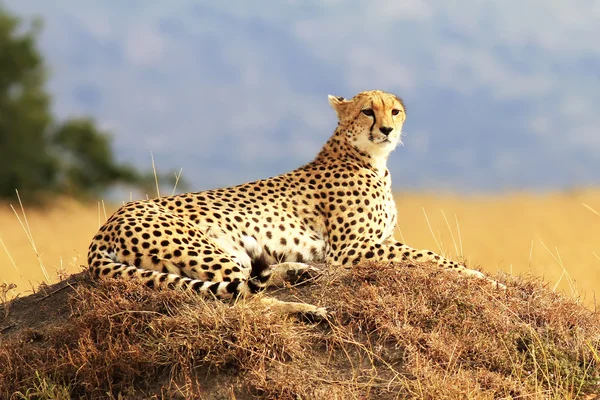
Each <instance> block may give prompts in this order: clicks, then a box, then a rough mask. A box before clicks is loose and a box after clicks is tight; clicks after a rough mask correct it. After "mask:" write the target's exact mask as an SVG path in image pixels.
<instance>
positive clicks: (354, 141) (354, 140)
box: [329, 90, 406, 158]
mask: <svg viewBox="0 0 600 400" xmlns="http://www.w3.org/2000/svg"><path fill="white" fill-rule="evenodd" d="M329 104H331V106H332V107H333V109H334V110H335V111H336V113H337V115H338V118H339V120H340V123H339V125H340V128H341V129H342V131H343V132H344V133H345V138H346V140H347V141H348V142H349V143H350V144H351V145H352V146H354V147H356V148H357V149H358V150H360V151H362V152H364V153H366V154H368V155H370V156H371V157H374V158H379V157H385V158H387V156H388V155H389V153H390V152H391V151H392V150H394V149H395V148H396V146H397V145H398V144H399V143H402V142H401V140H400V139H401V135H402V124H403V123H404V120H405V119H406V113H405V110H404V104H403V103H402V100H400V98H399V97H397V96H395V95H393V94H391V93H386V92H382V91H380V90H373V91H369V92H361V93H359V94H357V95H356V96H354V97H353V98H351V99H350V100H346V99H344V98H343V97H336V96H331V95H330V96H329Z"/></svg>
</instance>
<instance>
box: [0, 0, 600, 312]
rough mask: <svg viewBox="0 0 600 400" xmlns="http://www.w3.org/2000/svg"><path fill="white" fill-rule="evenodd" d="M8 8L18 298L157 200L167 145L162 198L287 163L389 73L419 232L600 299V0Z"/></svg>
mask: <svg viewBox="0 0 600 400" xmlns="http://www.w3.org/2000/svg"><path fill="white" fill-rule="evenodd" d="M0 10H1V11H0V13H1V15H2V16H1V17H0V196H2V198H3V199H5V200H4V202H3V203H2V204H0V207H1V208H0V239H1V240H2V246H0V247H2V248H0V280H3V281H4V282H14V283H17V285H18V288H17V289H15V290H13V291H12V292H11V293H12V294H14V293H16V292H23V291H25V292H27V291H30V290H31V287H32V286H35V285H36V284H37V283H39V282H40V281H44V280H46V281H48V280H49V281H55V280H56V271H57V270H59V269H61V268H64V269H66V270H68V271H76V270H79V268H80V267H79V265H80V264H85V253H86V246H87V243H88V241H89V239H90V238H91V236H92V235H93V234H94V232H95V230H96V229H97V228H98V225H99V224H100V223H101V222H102V221H103V220H104V218H105V215H104V214H105V212H106V213H107V214H109V213H110V212H111V211H113V210H114V209H115V208H116V207H117V206H118V205H119V204H120V203H121V202H122V201H125V200H129V199H130V198H141V197H145V196H146V194H148V195H149V196H152V197H154V196H156V189H155V188H154V174H153V160H154V164H155V166H156V168H157V169H158V176H159V178H160V182H162V186H161V194H169V193H170V192H171V191H172V189H173V187H174V185H175V182H176V181H178V185H179V186H178V187H179V191H180V190H184V189H186V190H204V189H209V188H214V187H220V186H229V185H234V184H238V183H243V182H245V181H248V180H254V179H257V178H265V177H269V176H272V175H277V174H280V173H284V172H286V171H289V170H291V169H294V168H296V167H298V166H300V165H301V164H303V163H306V162H308V161H310V160H311V159H312V158H313V157H314V156H315V155H316V153H317V151H318V150H319V148H320V147H321V146H322V144H323V143H324V142H325V141H326V140H327V138H328V137H329V135H330V134H331V133H332V131H333V129H334V128H335V125H336V118H335V114H334V112H333V110H331V109H330V107H329V105H328V103H327V95H328V94H333V95H336V96H345V97H351V96H353V95H354V94H356V93H357V92H359V91H363V90H371V89H382V90H386V91H390V92H394V93H396V94H397V95H399V96H400V97H402V98H403V99H404V102H405V103H406V105H407V115H408V118H407V122H406V124H405V126H404V132H405V137H404V144H405V146H404V147H400V148H399V149H397V150H396V151H395V152H394V153H393V154H392V156H391V158H390V162H389V168H390V170H391V172H392V177H393V180H394V186H395V190H396V191H397V193H398V197H397V203H398V208H399V212H400V215H399V228H400V229H399V232H398V236H399V237H402V238H403V239H404V240H405V241H406V242H407V243H408V244H410V245H413V246H415V247H426V248H431V249H433V250H436V251H443V252H445V253H446V254H448V255H450V256H452V257H461V256H462V257H464V258H466V259H467V260H468V261H469V263H470V264H471V265H479V266H481V267H482V268H483V269H485V270H487V271H490V272H496V271H497V270H502V271H505V272H509V273H514V274H521V273H533V274H534V275H536V276H540V277H543V278H544V279H545V280H547V281H548V282H549V284H550V285H551V286H552V287H554V286H556V287H557V288H559V289H561V290H564V291H566V292H568V293H569V294H583V295H584V296H585V299H584V301H585V302H587V303H588V304H591V303H593V301H594V299H593V296H594V293H595V291H596V290H599V289H600V256H599V254H600V240H599V239H598V238H600V215H598V213H597V211H600V190H596V189H595V187H598V186H599V184H600V157H599V156H598V155H599V154H600V132H599V129H600V113H598V112H597V104H600V45H598V38H599V37H600V4H599V3H598V2H596V1H594V0H581V1H578V2H565V1H558V0H531V1H528V2H521V1H516V0H506V1H503V2H491V1H475V0H465V1H463V2H460V3H449V2H442V1H436V0H431V1H423V0H407V1H401V2H400V1H393V0H375V1H371V2H359V1H335V0H330V1H292V0H289V1H279V0H278V1H275V0H274V1H267V0H261V1H258V2H246V1H241V0H238V1H235V0H233V1H228V2H214V1H199V0H177V1H169V2H166V1H154V0H128V1H126V2H125V1H116V0H105V1H103V2H90V1H79V2H73V1H67V0H55V1H53V2H42V1H39V0H11V1H6V0H5V1H3V2H0ZM180 173H181V179H179V174H180ZM15 189H19V193H20V194H21V197H22V199H23V200H24V202H25V205H24V207H25V215H23V212H22V210H21V206H20V205H19V202H18V199H17V197H16V194H15ZM98 201H101V202H102V201H103V203H98ZM11 205H12V206H13V207H14V208H15V211H13V210H12V209H11ZM105 210H106V211H105ZM16 214H19V215H20V219H21V222H19V218H17V215H16ZM25 217H26V218H27V221H25ZM22 225H24V228H23V227H22ZM28 225H29V228H28ZM32 242H33V243H32ZM44 270H45V272H44Z"/></svg>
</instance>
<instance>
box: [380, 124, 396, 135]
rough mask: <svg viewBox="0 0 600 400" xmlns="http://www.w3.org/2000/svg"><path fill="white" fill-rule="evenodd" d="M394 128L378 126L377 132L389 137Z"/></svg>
mask: <svg viewBox="0 0 600 400" xmlns="http://www.w3.org/2000/svg"><path fill="white" fill-rule="evenodd" d="M393 130H394V128H392V127H390V126H380V127H379V131H380V132H381V133H383V134H384V135H385V136H387V135H389V134H390V132H391V131H393Z"/></svg>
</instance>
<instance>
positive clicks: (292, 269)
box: [268, 262, 323, 287]
mask: <svg viewBox="0 0 600 400" xmlns="http://www.w3.org/2000/svg"><path fill="white" fill-rule="evenodd" d="M271 271H272V275H271V279H270V280H269V282H268V285H269V286H275V287H283V286H285V284H286V282H288V283H291V284H298V283H303V282H306V281H308V280H311V279H314V278H316V277H317V276H319V275H320V274H321V273H322V272H323V271H321V270H320V269H318V268H315V267H312V266H310V265H308V264H304V263H301V262H284V263H280V264H274V265H271Z"/></svg>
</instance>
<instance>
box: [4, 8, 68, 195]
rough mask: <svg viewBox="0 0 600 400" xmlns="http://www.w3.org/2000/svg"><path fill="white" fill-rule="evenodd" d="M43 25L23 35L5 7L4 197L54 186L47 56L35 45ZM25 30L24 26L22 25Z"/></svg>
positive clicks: (54, 165) (34, 27)
mask: <svg viewBox="0 0 600 400" xmlns="http://www.w3.org/2000/svg"><path fill="white" fill-rule="evenodd" d="M40 27H41V23H40V22H39V21H35V22H34V23H33V24H32V26H31V27H29V30H27V31H25V32H23V33H19V32H18V31H19V30H20V29H19V28H20V27H19V21H18V19H17V18H15V17H13V16H11V15H9V14H7V13H6V12H4V11H3V10H2V9H1V8H0V197H9V196H14V193H15V188H18V189H19V190H21V191H22V192H23V193H32V192H38V191H45V190H48V189H51V188H53V187H54V185H55V184H56V180H55V179H56V173H57V171H58V164H57V161H56V159H55V158H54V157H53V156H52V155H51V154H50V153H49V152H48V151H47V149H48V143H49V131H48V128H49V126H50V124H51V122H52V117H51V115H50V111H49V105H50V98H49V96H48V94H47V93H46V91H45V90H44V82H45V71H44V66H43V60H42V57H41V56H40V54H39V53H38V51H37V49H36V48H35V38H36V35H37V33H38V32H39V30H40ZM21 30H22V29H21Z"/></svg>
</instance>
